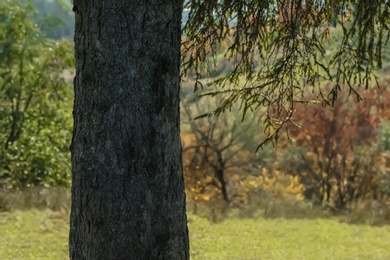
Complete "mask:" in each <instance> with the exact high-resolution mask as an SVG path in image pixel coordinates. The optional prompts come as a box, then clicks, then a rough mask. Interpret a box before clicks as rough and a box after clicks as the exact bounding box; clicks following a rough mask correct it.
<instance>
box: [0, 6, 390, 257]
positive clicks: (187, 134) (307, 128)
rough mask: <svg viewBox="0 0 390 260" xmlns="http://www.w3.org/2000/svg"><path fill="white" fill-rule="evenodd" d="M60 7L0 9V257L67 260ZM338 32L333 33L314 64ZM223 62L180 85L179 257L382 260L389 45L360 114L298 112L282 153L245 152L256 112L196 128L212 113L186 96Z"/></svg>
mask: <svg viewBox="0 0 390 260" xmlns="http://www.w3.org/2000/svg"><path fill="white" fill-rule="evenodd" d="M71 9H72V3H71V0H33V1H19V0H2V1H1V2H0V68H1V69H0V233H2V234H5V235H4V236H2V238H0V258H1V259H62V258H64V259H66V258H67V235H68V234H67V230H68V224H69V222H68V216H69V204H70V189H69V188H70V184H71V168H70V167H71V165H70V153H69V145H70V141H71V138H72V125H73V122H72V105H73V77H74V73H75V72H74V67H75V61H74V52H73V32H74V31H73V27H74V16H73V12H72V10H71ZM186 15H187V13H186V11H185V12H184V13H183V23H184V22H185V19H186ZM340 30H341V28H334V29H332V31H331V38H330V40H329V42H328V45H327V54H326V55H325V58H329V57H331V56H332V53H333V52H334V51H335V50H336V48H337V45H338V43H339V42H340V41H341V37H342V31H340ZM224 51H225V50H224V48H223V46H222V47H221V55H220V56H218V57H217V59H215V60H210V63H214V65H215V66H214V68H215V70H213V71H208V72H207V73H206V72H205V74H203V75H197V74H195V73H193V72H191V71H190V72H189V73H188V74H187V75H186V77H183V78H182V89H181V95H182V102H181V130H182V145H183V166H184V178H185V183H186V193H187V212H188V216H189V226H190V234H191V257H192V258H194V259H231V258H230V257H238V258H237V259H249V258H251V259H374V258H375V259H390V249H389V247H388V246H386V244H385V241H386V239H389V238H390V237H389V234H390V232H388V231H390V229H389V226H388V224H389V223H390V200H389V195H390V121H389V120H390V103H389V102H388V101H389V100H390V94H389V85H390V77H389V76H388V73H389V71H390V47H389V46H388V45H387V46H385V47H384V50H383V69H381V70H379V71H377V72H376V73H377V76H378V82H379V85H380V88H375V87H373V88H370V89H369V90H367V91H362V92H361V95H362V97H363V101H361V102H359V103H358V102H356V99H354V98H353V97H349V96H348V95H347V94H346V95H344V96H342V97H340V98H339V101H338V102H337V103H336V104H335V105H334V107H333V108H330V107H325V106H324V105H322V104H319V105H302V106H297V108H296V109H297V112H296V113H295V122H296V123H297V124H298V125H299V126H301V128H291V129H290V137H291V138H292V142H291V143H288V142H287V140H284V139H283V138H281V140H280V141H279V144H278V146H277V147H273V146H272V145H268V146H265V147H264V148H263V149H259V150H258V151H257V152H255V151H256V148H257V147H258V145H259V144H260V143H261V141H262V140H264V138H265V137H266V133H264V131H263V122H262V121H260V117H259V114H261V113H262V111H261V108H260V109H259V111H256V113H248V114H247V115H246V117H245V118H243V117H242V112H240V110H239V106H237V107H232V108H231V111H230V112H227V113H224V114H222V115H220V116H219V117H213V116H211V117H204V118H201V119H197V120H195V119H194V118H195V117H197V116H199V115H202V114H205V113H208V112H210V111H212V110H213V109H215V107H216V106H218V105H220V104H221V102H223V97H222V96H219V95H216V96H213V97H201V95H202V94H203V93H204V92H205V91H209V90H210V88H208V87H205V88H199V89H198V90H197V91H195V92H194V85H195V84H199V82H200V83H201V84H203V85H204V86H206V85H207V83H208V82H211V81H213V80H215V79H216V78H217V77H218V76H220V75H226V74H227V73H229V72H230V71H231V70H232V69H233V64H232V63H231V62H227V61H226V60H225V57H224V54H223V53H224ZM200 76H201V80H199V78H200ZM308 95H310V93H308ZM243 238H245V241H246V242H243V241H242V240H243ZM387 241H389V240H387ZM332 243H337V246H335V247H334V248H333V249H332V250H330V249H329V244H332ZM248 248H250V250H248ZM323 254H325V255H326V257H325V256H324V258H322V257H321V256H320V255H323ZM372 256H374V258H372ZM240 257H241V258H240ZM286 257H288V258H286ZM367 257H369V258H367Z"/></svg>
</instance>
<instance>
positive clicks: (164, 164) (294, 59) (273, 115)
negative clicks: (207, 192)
mask: <svg viewBox="0 0 390 260" xmlns="http://www.w3.org/2000/svg"><path fill="white" fill-rule="evenodd" d="M336 2H338V5H337V7H335V3H334V1H313V0H312V1H307V0H305V1H304V0H291V1H287V0H286V1H284V0H280V1H231V0H222V1H216V0H215V1H200V0H189V1H187V2H186V6H187V7H188V8H190V13H189V17H188V18H189V19H188V22H187V24H186V26H185V28H184V33H185V34H186V37H187V40H186V42H185V43H184V45H183V48H182V49H183V53H184V54H185V55H184V56H183V57H184V58H183V63H182V65H183V69H184V70H183V73H185V72H186V71H187V70H188V69H190V68H193V67H195V71H196V72H197V73H198V74H200V72H201V71H200V70H201V69H202V68H205V69H206V70H207V69H208V68H207V66H206V67H204V64H207V62H208V61H210V57H211V58H213V57H215V55H217V53H216V50H220V49H221V45H222V44H224V43H225V42H229V41H230V44H228V47H227V52H226V56H227V58H231V59H232V61H233V62H234V63H235V64H236V66H235V68H234V70H233V71H232V73H230V74H229V75H228V76H226V77H224V78H222V79H218V80H217V81H216V83H220V85H221V86H236V85H238V83H239V81H240V79H245V81H246V82H247V83H246V85H245V86H244V87H239V88H235V87H231V88H228V89H227V90H226V92H225V93H227V94H228V96H227V98H226V99H225V100H224V102H222V105H221V107H220V108H218V109H217V110H216V111H214V112H215V114H218V113H221V112H223V111H225V110H227V109H229V108H230V107H231V106H232V104H233V103H235V102H237V101H240V102H241V104H242V109H243V113H244V115H245V113H246V112H248V111H251V110H253V109H256V108H257V107H260V106H264V107H266V108H267V112H266V113H264V118H265V120H266V127H267V128H268V129H269V135H270V140H277V137H278V135H279V132H280V130H281V129H282V128H283V127H284V126H285V125H286V124H288V123H293V118H292V115H293V113H294V110H295V109H294V104H295V102H299V103H310V102H311V100H306V99H305V95H304V94H305V92H304V91H303V89H302V87H301V84H302V86H307V87H312V88H313V89H316V90H317V92H318V94H319V95H320V96H321V97H322V98H323V100H325V102H327V103H328V104H332V103H333V101H334V100H335V99H336V98H337V96H338V95H339V92H340V89H341V87H342V86H343V84H344V83H345V85H346V86H347V89H348V90H350V91H351V92H353V93H356V94H357V97H358V98H359V95H358V93H357V91H356V86H355V85H363V86H364V85H367V84H368V83H369V82H370V81H371V79H372V74H371V71H372V69H373V67H375V66H376V65H377V66H378V67H380V66H381V58H380V57H381V48H382V45H383V44H384V42H385V40H386V36H385V34H386V32H387V33H388V23H389V20H390V13H389V5H390V3H388V1H384V0H382V1H379V0H376V1H370V2H369V3H367V2H365V1H362V0H356V1H336ZM279 3H282V5H280V4H279ZM286 3H287V4H286ZM340 5H342V8H341V9H342V10H341V12H339V11H338V10H339V6H340ZM283 8H285V9H283ZM73 10H74V11H75V13H76V27H75V44H76V46H75V51H76V60H77V65H76V70H77V73H76V78H75V106H74V120H75V125H74V135H73V141H72V146H71V150H72V166H73V170H72V176H73V186H72V212H71V229H70V254H71V258H72V259H95V258H98V259H123V258H133V259H159V258H164V259H186V258H188V255H189V253H188V234H187V227H186V216H185V195H184V186H183V177H182V166H181V161H180V158H181V154H180V151H181V148H180V138H179V111H178V110H179V109H178V107H179V80H180V77H179V73H180V71H179V67H180V66H179V65H180V62H179V55H180V35H181V33H180V17H181V11H182V1H180V0H176V1H173V0H170V1H162V0H156V1H132V0H115V1H112V0H111V1H108V0H95V1H81V0H74V7H73ZM335 10H337V12H335ZM280 13H282V14H284V13H286V14H288V16H286V17H284V18H285V19H283V20H282V21H283V22H279V16H280ZM335 13H336V14H337V17H335ZM339 13H341V14H339ZM347 20H350V21H347ZM335 21H336V23H337V24H340V26H341V27H342V29H343V33H344V38H343V41H342V43H341V44H340V49H339V51H338V52H337V53H336V55H335V56H334V57H330V58H329V57H326V52H325V49H324V45H325V42H326V40H328V39H329V33H330V27H331V24H334V23H335ZM231 22H233V23H234V24H235V25H234V26H233V27H232V26H231V25H230V24H231ZM255 54H256V55H257V56H256V55H255ZM374 62H377V64H375V63H374ZM355 76H356V77H355ZM323 81H333V82H335V85H334V88H333V89H332V90H331V91H330V95H327V93H324V91H323V89H321V86H322V85H321V84H322V83H323ZM224 83H226V84H224Z"/></svg>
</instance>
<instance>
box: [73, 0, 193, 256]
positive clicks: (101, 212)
mask: <svg viewBox="0 0 390 260" xmlns="http://www.w3.org/2000/svg"><path fill="white" fill-rule="evenodd" d="M181 4H182V1H181V0H169V1H166V0H164V1H163V0H154V1H135V0H93V1H92V0H91V1H85V0H74V8H73V10H74V12H75V16H76V26H75V53H76V78H75V82H74V84H75V103H74V112H73V113H74V133H73V140H72V145H71V152H72V168H73V169H72V178H73V179H72V181H73V183H72V210H71V223H70V238H69V243H70V257H71V259H105V260H106V259H188V258H189V244H188V231H187V223H186V214H185V193H184V183H183V176H182V162H181V144H180V133H179V132H180V123H179V118H180V117H179V80H180V77H179V68H180V19H181Z"/></svg>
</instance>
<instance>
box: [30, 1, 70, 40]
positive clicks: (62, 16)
mask: <svg viewBox="0 0 390 260" xmlns="http://www.w3.org/2000/svg"><path fill="white" fill-rule="evenodd" d="M32 2H33V3H34V5H35V6H36V7H37V9H38V12H37V14H36V15H34V20H35V21H36V22H37V24H38V26H39V28H40V29H41V30H42V31H43V32H44V33H45V35H46V36H47V37H49V38H53V39H60V38H62V37H66V38H73V34H74V14H73V12H72V10H71V9H72V7H71V6H72V4H71V1H69V0H53V1H48V0H32Z"/></svg>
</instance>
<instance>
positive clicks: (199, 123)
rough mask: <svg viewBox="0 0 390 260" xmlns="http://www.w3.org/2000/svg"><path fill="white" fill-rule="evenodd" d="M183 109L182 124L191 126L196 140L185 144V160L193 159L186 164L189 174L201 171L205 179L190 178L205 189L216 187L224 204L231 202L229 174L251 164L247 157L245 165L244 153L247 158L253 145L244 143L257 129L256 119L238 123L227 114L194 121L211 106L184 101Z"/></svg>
mask: <svg viewBox="0 0 390 260" xmlns="http://www.w3.org/2000/svg"><path fill="white" fill-rule="evenodd" d="M208 100H211V99H208ZM213 101H214V100H213ZM214 102H215V103H216V104H218V103H219V101H218V97H217V101H214ZM181 108H182V110H183V114H184V120H182V125H184V124H187V125H189V127H190V129H191V134H192V135H193V137H194V139H195V140H194V142H191V143H189V144H186V143H183V157H190V158H191V159H190V160H189V162H187V164H186V163H184V162H183V164H184V166H185V167H186V168H187V169H188V170H190V171H194V170H195V171H196V170H197V169H199V170H202V171H203V173H204V174H203V175H204V176H203V180H199V178H196V176H190V177H189V178H190V179H191V181H192V182H193V183H199V185H202V186H203V187H202V190H204V188H205V186H207V185H212V186H214V187H216V188H217V189H218V190H220V191H221V193H222V197H223V199H224V201H225V202H230V194H228V189H227V186H228V180H227V176H226V175H227V174H226V173H227V171H228V170H229V169H231V168H236V169H237V168H241V167H244V166H245V164H246V165H248V164H250V161H249V160H248V158H246V159H247V160H246V161H245V163H243V162H242V160H243V158H242V157H243V155H244V154H245V155H246V153H245V151H246V149H248V148H249V146H250V145H248V144H246V143H245V141H246V140H248V139H249V138H248V137H249V136H248V133H250V132H252V131H253V130H254V128H255V124H254V121H255V120H253V119H254V118H252V119H249V118H248V122H239V120H237V119H234V118H233V119H232V118H228V117H227V115H226V114H224V115H220V116H219V117H207V118H202V119H200V120H194V114H201V113H202V111H203V112H205V110H206V112H207V111H210V110H211V105H210V103H208V102H201V101H200V100H196V101H195V102H194V104H193V105H191V104H190V102H187V103H186V104H185V101H184V102H182V107H181ZM233 117H234V116H233ZM240 123H241V124H240ZM251 138H253V139H255V136H254V135H252V136H251ZM252 142H253V140H252ZM240 159H241V160H240ZM188 174H189V173H188ZM210 175H211V176H212V177H211V182H207V183H206V184H205V183H204V182H205V179H208V178H207V177H206V176H210ZM187 178H188V177H187Z"/></svg>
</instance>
